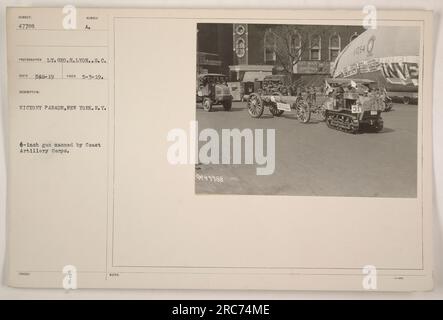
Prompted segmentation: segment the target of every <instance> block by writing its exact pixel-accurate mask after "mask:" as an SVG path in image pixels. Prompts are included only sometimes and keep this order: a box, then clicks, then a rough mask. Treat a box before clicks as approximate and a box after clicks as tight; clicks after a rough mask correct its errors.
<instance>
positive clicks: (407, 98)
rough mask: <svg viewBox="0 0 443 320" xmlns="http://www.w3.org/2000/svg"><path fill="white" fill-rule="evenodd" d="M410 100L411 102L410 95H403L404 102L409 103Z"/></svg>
mask: <svg viewBox="0 0 443 320" xmlns="http://www.w3.org/2000/svg"><path fill="white" fill-rule="evenodd" d="M410 102H411V99H409V97H403V103H404V104H409V103H410Z"/></svg>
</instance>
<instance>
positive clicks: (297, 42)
mask: <svg viewBox="0 0 443 320" xmlns="http://www.w3.org/2000/svg"><path fill="white" fill-rule="evenodd" d="M290 45H291V54H292V55H293V56H294V57H297V58H300V56H301V36H300V34H299V33H298V32H296V33H294V34H293V35H291V42H290Z"/></svg>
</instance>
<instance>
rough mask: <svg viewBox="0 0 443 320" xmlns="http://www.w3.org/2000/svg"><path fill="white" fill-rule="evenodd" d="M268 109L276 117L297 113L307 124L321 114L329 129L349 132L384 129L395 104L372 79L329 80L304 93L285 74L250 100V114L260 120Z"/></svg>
mask: <svg viewBox="0 0 443 320" xmlns="http://www.w3.org/2000/svg"><path fill="white" fill-rule="evenodd" d="M265 107H267V108H268V109H269V111H270V112H271V114H272V115H273V116H276V117H279V116H281V115H282V114H283V113H284V112H285V111H287V112H291V111H295V116H296V118H297V119H298V120H299V121H300V122H302V123H307V122H309V120H310V119H311V114H317V115H318V116H319V117H320V119H321V120H323V121H325V122H326V124H327V126H328V127H329V128H333V129H336V130H341V131H345V132H349V133H358V132H363V131H364V130H368V131H373V132H380V131H381V130H382V129H383V119H382V117H381V113H382V111H389V110H390V108H391V101H390V99H389V98H388V97H387V94H386V90H384V89H383V88H380V87H378V85H377V83H376V82H375V81H372V80H368V79H349V78H347V79H325V83H324V87H323V88H322V90H315V89H314V88H309V89H305V90H300V88H295V87H294V86H293V85H291V84H290V83H289V82H288V81H287V77H285V76H283V75H272V76H267V77H265V79H264V80H263V86H262V88H261V89H260V90H258V91H257V92H255V93H253V94H251V95H250V96H249V99H248V112H249V114H250V116H251V117H253V118H260V117H261V116H262V115H263V112H264V109H265Z"/></svg>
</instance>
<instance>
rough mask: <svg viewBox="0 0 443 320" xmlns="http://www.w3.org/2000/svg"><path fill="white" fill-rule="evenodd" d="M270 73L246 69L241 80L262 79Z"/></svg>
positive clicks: (252, 80)
mask: <svg viewBox="0 0 443 320" xmlns="http://www.w3.org/2000/svg"><path fill="white" fill-rule="evenodd" d="M271 74H272V72H270V71H246V72H245V75H244V76H243V80H242V82H254V81H263V79H264V77H266V76H269V75H271Z"/></svg>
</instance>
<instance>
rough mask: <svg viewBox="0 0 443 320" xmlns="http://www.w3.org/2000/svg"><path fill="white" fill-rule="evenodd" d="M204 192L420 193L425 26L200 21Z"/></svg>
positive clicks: (198, 172) (199, 178)
mask: <svg viewBox="0 0 443 320" xmlns="http://www.w3.org/2000/svg"><path fill="white" fill-rule="evenodd" d="M196 37H197V56H196V70H197V74H196V123H197V126H198V161H197V163H196V166H195V192H196V193H197V194H238V195H292V196H343V197H385V198H415V197H416V196H417V166H418V163H417V157H418V154H417V149H418V146H417V137H418V130H419V126H418V121H419V119H418V108H420V105H419V101H418V100H419V99H418V92H419V76H420V71H421V70H420V68H419V65H420V28H419V27H416V26H386V25H380V26H362V25H361V24H360V25H298V24H291V25H288V24H249V23H241V22H239V23H233V24H230V23H198V24H197V30H196Z"/></svg>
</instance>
